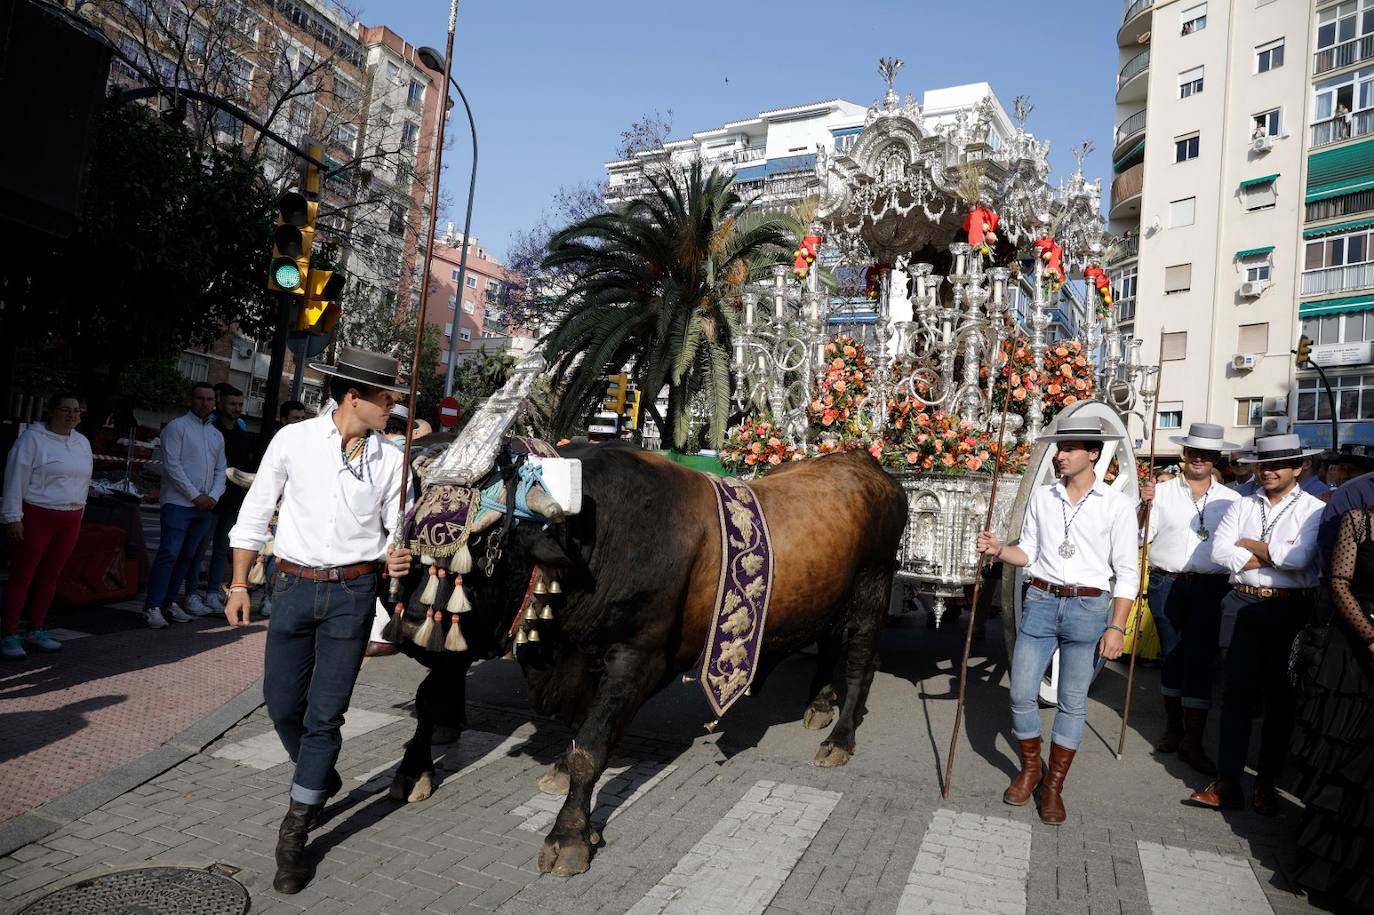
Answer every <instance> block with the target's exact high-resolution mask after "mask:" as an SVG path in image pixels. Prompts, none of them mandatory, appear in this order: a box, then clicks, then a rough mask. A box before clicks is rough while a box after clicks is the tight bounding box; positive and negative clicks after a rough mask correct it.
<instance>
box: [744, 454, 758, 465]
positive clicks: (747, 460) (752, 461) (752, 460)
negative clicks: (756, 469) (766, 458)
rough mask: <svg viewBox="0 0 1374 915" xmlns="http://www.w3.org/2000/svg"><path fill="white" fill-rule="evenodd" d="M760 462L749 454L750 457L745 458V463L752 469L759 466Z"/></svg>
mask: <svg viewBox="0 0 1374 915" xmlns="http://www.w3.org/2000/svg"><path fill="white" fill-rule="evenodd" d="M758 462H759V459H758V458H757V457H756V456H755V455H752V454H748V455H745V457H744V463H746V464H748V465H749V466H750V467H752V466H754V465H755V464H757V463H758Z"/></svg>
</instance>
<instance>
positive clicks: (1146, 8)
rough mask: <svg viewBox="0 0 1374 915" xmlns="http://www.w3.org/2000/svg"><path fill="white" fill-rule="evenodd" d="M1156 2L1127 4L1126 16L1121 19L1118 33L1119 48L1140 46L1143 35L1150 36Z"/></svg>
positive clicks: (1144, 0) (1146, 0) (1145, 0)
mask: <svg viewBox="0 0 1374 915" xmlns="http://www.w3.org/2000/svg"><path fill="white" fill-rule="evenodd" d="M1154 7H1155V0H1134V2H1130V3H1127V4H1126V14H1125V15H1124V16H1122V17H1121V28H1120V29H1118V30H1117V33H1116V43H1117V46H1118V47H1122V48H1129V47H1131V46H1132V45H1136V44H1140V43H1141V41H1140V38H1141V36H1142V35H1148V34H1149V33H1150V29H1151V27H1152V25H1153V23H1152V20H1153V18H1154V17H1153V13H1154Z"/></svg>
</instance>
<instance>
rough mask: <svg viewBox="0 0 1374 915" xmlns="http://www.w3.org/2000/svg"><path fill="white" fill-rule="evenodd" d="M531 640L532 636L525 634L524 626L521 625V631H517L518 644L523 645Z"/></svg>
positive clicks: (516, 640)
mask: <svg viewBox="0 0 1374 915" xmlns="http://www.w3.org/2000/svg"><path fill="white" fill-rule="evenodd" d="M529 640H530V637H529V636H528V635H526V634H525V630H524V627H521V629H520V631H519V632H517V633H516V634H515V644H517V645H523V644H525V643H526V642H528V641H529Z"/></svg>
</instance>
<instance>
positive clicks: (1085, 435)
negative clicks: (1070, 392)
mask: <svg viewBox="0 0 1374 915" xmlns="http://www.w3.org/2000/svg"><path fill="white" fill-rule="evenodd" d="M1124 437H1125V436H1122V435H1118V434H1117V433H1115V432H1111V431H1109V430H1104V429H1103V428H1102V417H1100V416H1070V417H1067V418H1065V419H1061V420H1060V421H1059V422H1057V423H1056V424H1055V427H1054V432H1052V433H1051V434H1049V435H1042V436H1040V438H1039V439H1038V441H1042V442H1084V441H1096V442H1115V441H1120V440H1121V439H1122V438H1124Z"/></svg>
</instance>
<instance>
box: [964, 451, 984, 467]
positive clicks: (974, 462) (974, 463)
mask: <svg viewBox="0 0 1374 915" xmlns="http://www.w3.org/2000/svg"><path fill="white" fill-rule="evenodd" d="M964 466H965V467H967V468H968V469H969V470H977V469H979V468H980V467H982V466H983V461H982V459H981V458H979V457H978V456H977V455H974V456H972V457H970V458H969V459H968V460H966V461H964Z"/></svg>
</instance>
